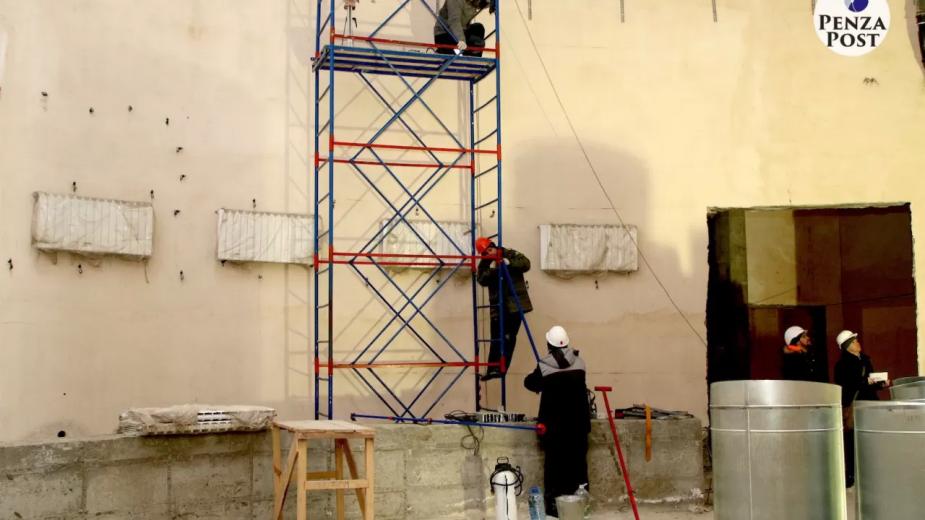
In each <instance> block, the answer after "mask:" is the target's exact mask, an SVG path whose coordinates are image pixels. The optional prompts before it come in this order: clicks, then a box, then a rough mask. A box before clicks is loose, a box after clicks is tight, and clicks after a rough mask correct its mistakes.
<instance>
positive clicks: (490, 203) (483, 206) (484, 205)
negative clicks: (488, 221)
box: [475, 199, 498, 210]
mask: <svg viewBox="0 0 925 520" xmlns="http://www.w3.org/2000/svg"><path fill="white" fill-rule="evenodd" d="M496 202H498V199H492V200H490V201H488V202H486V203H485V204H481V205H479V206H476V208H475V209H476V210H480V209H483V208H486V207H488V206H491V205H492V204H494V203H496Z"/></svg>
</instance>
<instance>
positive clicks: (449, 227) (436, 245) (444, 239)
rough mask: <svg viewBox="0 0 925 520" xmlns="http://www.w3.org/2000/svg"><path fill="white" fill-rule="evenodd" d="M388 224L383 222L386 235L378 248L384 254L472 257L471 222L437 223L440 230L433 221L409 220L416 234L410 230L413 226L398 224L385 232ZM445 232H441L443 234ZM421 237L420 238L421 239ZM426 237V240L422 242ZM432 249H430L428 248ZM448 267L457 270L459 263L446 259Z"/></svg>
mask: <svg viewBox="0 0 925 520" xmlns="http://www.w3.org/2000/svg"><path fill="white" fill-rule="evenodd" d="M388 223H389V222H388V221H386V220H384V221H382V230H381V233H386V235H385V239H384V240H383V241H382V246H381V247H380V248H379V250H380V252H382V253H389V254H415V255H429V254H433V253H436V254H438V255H453V256H461V255H471V254H472V253H471V249H472V238H471V237H470V235H469V223H468V222H455V221H438V223H439V227H437V225H434V223H433V222H432V221H430V220H408V224H410V225H411V226H414V230H415V231H417V235H416V234H415V233H414V232H413V231H412V230H411V227H409V226H408V224H405V223H404V222H401V221H399V223H398V224H395V222H394V221H393V222H392V224H395V225H393V227H392V228H391V229H389V230H386V225H388ZM441 229H442V231H441ZM418 235H420V238H419V237H418ZM421 238H423V239H424V240H425V241H426V244H427V245H426V246H425V242H422V241H421ZM427 246H430V249H428V248H427ZM431 250H433V253H431ZM419 260H420V261H421V262H436V260H431V259H419ZM444 262H446V263H447V264H448V266H447V268H452V267H455V265H456V262H457V261H454V260H452V259H448V260H444ZM416 268H417V269H430V267H416Z"/></svg>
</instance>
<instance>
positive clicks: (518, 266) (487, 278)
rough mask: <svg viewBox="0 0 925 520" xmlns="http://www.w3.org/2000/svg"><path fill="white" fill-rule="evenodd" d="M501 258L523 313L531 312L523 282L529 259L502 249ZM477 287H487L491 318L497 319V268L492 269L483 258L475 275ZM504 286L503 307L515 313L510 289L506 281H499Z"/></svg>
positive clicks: (515, 308) (488, 261)
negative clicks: (505, 261)
mask: <svg viewBox="0 0 925 520" xmlns="http://www.w3.org/2000/svg"><path fill="white" fill-rule="evenodd" d="M501 255H502V257H503V258H504V259H505V260H507V265H506V268H507V272H508V274H509V275H510V277H511V281H512V282H514V291H515V292H516V293H517V299H518V300H519V301H520V306H521V307H522V308H523V311H524V313H527V312H530V311H532V310H533V304H532V303H531V302H530V295H529V294H527V282H526V281H525V280H524V273H526V272H527V271H529V270H530V259H529V258H527V257H526V256H525V255H524V254H523V253H521V252H519V251H515V250H513V249H508V248H504V249H503V250H502V253H501ZM477 277H478V278H477V279H478V282H479V285H481V286H482V287H488V300H489V303H491V317H492V318H497V317H498V268H497V267H492V261H491V260H490V259H487V258H484V259H482V260H481V261H479V269H478V273H477ZM501 283H502V284H503V286H504V307H505V308H506V310H507V312H508V313H517V312H518V309H517V302H516V301H514V298H513V297H512V296H511V288H510V285H509V284H508V283H507V281H506V280H501Z"/></svg>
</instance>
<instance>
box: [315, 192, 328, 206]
mask: <svg viewBox="0 0 925 520" xmlns="http://www.w3.org/2000/svg"><path fill="white" fill-rule="evenodd" d="M329 195H331V192H330V191H329V192H327V193H325V194H324V195H322V196H321V198H320V199H318V204H321V203H322V202H324V200H325V199H327V198H328V196H329Z"/></svg>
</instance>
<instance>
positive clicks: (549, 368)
mask: <svg viewBox="0 0 925 520" xmlns="http://www.w3.org/2000/svg"><path fill="white" fill-rule="evenodd" d="M561 359H562V363H560V362H559V360H557V359H556V357H555V356H553V355H552V354H550V355H548V356H546V357H544V358H543V359H541V360H540V362H539V363H538V365H537V367H536V370H534V371H533V372H532V373H531V374H530V375H528V376H527V377H526V379H524V386H525V387H527V390H530V391H531V392H538V393H540V394H541V395H540V410H539V413H537V416H536V419H537V422H540V423H543V424H544V425H545V426H546V433H545V434H544V435H543V436H542V437H541V439H542V442H543V444H544V445H547V444H549V443H551V442H552V443H558V442H571V443H580V442H585V443H586V442H587V437H588V433H589V432H590V431H591V410H590V407H589V406H588V390H587V382H586V378H585V374H586V372H585V362H584V360H583V359H581V358H580V357H578V352H577V351H575V350H573V349H571V348H565V349H563V351H562V356H561Z"/></svg>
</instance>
